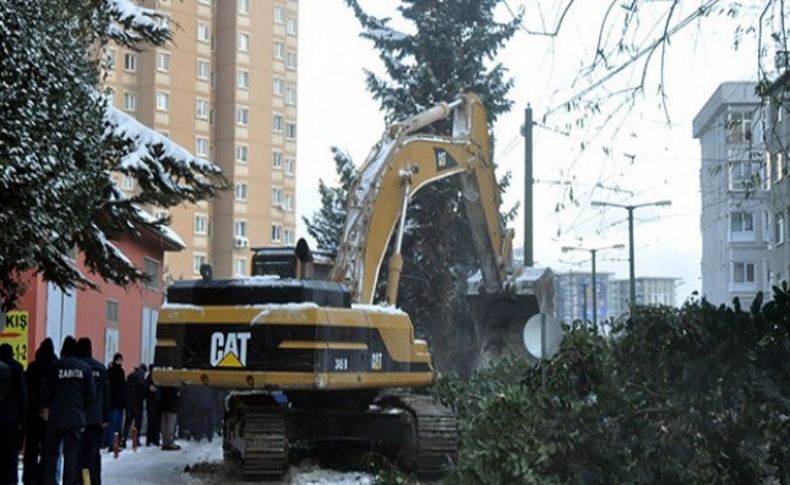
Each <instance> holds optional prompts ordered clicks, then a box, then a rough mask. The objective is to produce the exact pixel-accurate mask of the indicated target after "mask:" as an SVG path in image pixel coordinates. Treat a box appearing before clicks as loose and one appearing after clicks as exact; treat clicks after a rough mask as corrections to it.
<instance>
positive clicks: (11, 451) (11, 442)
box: [0, 344, 27, 485]
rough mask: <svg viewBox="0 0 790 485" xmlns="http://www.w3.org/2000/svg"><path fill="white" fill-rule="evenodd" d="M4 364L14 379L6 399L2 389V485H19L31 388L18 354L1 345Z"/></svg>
mask: <svg viewBox="0 0 790 485" xmlns="http://www.w3.org/2000/svg"><path fill="white" fill-rule="evenodd" d="M0 363H2V365H3V366H4V367H7V368H8V375H9V377H10V379H8V385H7V392H5V393H4V394H5V395H4V396H3V395H2V394H3V392H2V389H0V484H14V485H16V483H17V463H18V461H19V449H20V447H21V444H22V437H23V436H24V423H25V411H26V410H27V385H26V384H25V371H24V368H23V367H22V364H20V363H19V362H17V361H16V360H14V350H13V349H12V348H11V346H10V345H9V344H3V345H0ZM0 387H1V385H0Z"/></svg>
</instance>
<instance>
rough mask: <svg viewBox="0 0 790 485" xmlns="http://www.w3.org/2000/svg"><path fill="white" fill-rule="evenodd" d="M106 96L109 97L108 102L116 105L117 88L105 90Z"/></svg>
mask: <svg viewBox="0 0 790 485" xmlns="http://www.w3.org/2000/svg"><path fill="white" fill-rule="evenodd" d="M104 94H105V96H107V100H108V101H109V102H110V104H112V105H114V104H115V88H107V89H105V90H104Z"/></svg>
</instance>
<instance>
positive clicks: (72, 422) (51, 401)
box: [41, 357, 96, 428]
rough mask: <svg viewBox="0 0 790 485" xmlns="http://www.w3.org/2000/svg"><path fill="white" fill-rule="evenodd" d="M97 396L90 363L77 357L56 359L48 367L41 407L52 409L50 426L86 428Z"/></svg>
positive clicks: (42, 391) (50, 411) (50, 410)
mask: <svg viewBox="0 0 790 485" xmlns="http://www.w3.org/2000/svg"><path fill="white" fill-rule="evenodd" d="M95 394H96V392H95V390H94V386H93V375H92V373H91V368H90V367H89V366H88V364H86V363H85V362H83V361H82V360H80V359H78V358H77V357H66V358H64V359H60V360H56V361H55V362H53V363H52V364H51V365H50V366H49V370H48V372H47V377H46V378H45V379H44V385H43V386H42V389H41V404H42V405H43V406H45V407H48V408H49V421H48V422H47V426H54V427H56V428H84V427H85V424H86V419H85V412H86V411H87V410H88V408H89V407H90V405H91V402H92V401H93V399H94V396H95Z"/></svg>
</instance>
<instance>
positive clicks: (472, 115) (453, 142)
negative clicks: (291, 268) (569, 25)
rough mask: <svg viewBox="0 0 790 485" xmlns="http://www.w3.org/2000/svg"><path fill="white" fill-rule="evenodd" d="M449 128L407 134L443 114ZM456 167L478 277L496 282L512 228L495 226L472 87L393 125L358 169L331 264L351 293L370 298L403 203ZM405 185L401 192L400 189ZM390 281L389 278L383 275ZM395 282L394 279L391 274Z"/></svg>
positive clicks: (495, 192) (481, 122)
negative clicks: (444, 131) (437, 132)
mask: <svg viewBox="0 0 790 485" xmlns="http://www.w3.org/2000/svg"><path fill="white" fill-rule="evenodd" d="M450 107H452V108H454V109H453V111H454V118H453V133H452V136H449V137H447V136H431V135H424V134H416V135H413V134H411V133H412V132H413V131H416V130H417V129H419V128H420V127H422V126H425V125H426V124H429V123H431V122H434V121H437V120H439V119H442V118H445V117H447V116H448V115H449V114H450ZM453 175H458V176H459V177H460V182H461V183H460V187H461V190H462V193H463V195H464V202H465V205H466V211H467V215H468V219H469V222H470V224H471V232H472V237H473V241H474V244H475V248H476V250H477V253H478V256H479V260H480V264H481V270H482V273H483V279H484V281H485V283H486V286H487V287H489V288H490V289H492V290H495V291H496V290H501V289H502V288H503V286H504V284H505V279H506V274H507V273H506V271H507V267H509V265H510V259H511V246H510V240H511V239H512V232H510V231H506V230H505V229H504V228H503V227H502V223H501V219H500V216H499V206H500V203H501V199H500V195H499V188H498V186H497V183H496V177H495V175H494V164H493V162H492V160H491V146H490V142H489V137H488V129H487V126H486V112H485V108H484V107H483V105H482V103H481V102H480V100H479V99H478V98H477V97H476V96H474V95H471V94H467V95H465V96H464V97H463V99H462V102H460V103H452V104H451V105H447V104H444V103H443V104H441V105H439V106H437V107H434V108H432V109H430V110H428V111H426V112H424V113H421V114H419V115H417V116H415V117H412V118H410V119H409V120H406V121H405V122H401V123H398V124H395V125H393V126H392V127H390V128H389V129H388V131H387V132H386V133H385V136H384V138H383V139H382V140H381V141H380V142H379V144H378V145H377V146H376V147H375V148H374V150H373V151H372V152H371V155H370V156H369V157H368V160H367V161H366V163H365V164H364V165H363V166H362V168H361V169H360V173H359V175H358V177H357V180H356V181H355V183H354V186H353V187H352V190H351V192H350V194H349V201H348V204H347V213H346V225H345V228H344V240H343V243H342V244H341V246H340V248H339V251H338V256H337V258H336V261H335V266H334V268H333V272H332V277H333V279H334V280H336V281H345V282H347V283H348V284H349V286H350V288H351V291H352V294H353V298H354V300H356V301H358V302H361V303H372V302H373V297H374V293H375V286H376V281H377V279H378V275H379V270H380V268H381V263H382V260H383V258H384V254H385V252H386V249H387V245H388V243H389V240H390V238H391V236H392V233H393V231H394V230H395V228H396V226H397V223H398V221H399V218H400V217H401V215H402V213H403V211H404V210H405V207H404V204H405V203H406V202H407V200H408V196H409V195H413V194H414V193H416V192H418V191H419V190H420V189H421V188H423V187H425V186H427V185H428V184H430V183H433V182H436V181H437V180H441V179H443V178H446V177H450V176H453ZM405 190H408V191H409V192H408V193H407V194H406V197H404V191H405ZM390 284H392V282H390ZM395 284H396V285H397V281H396V282H395Z"/></svg>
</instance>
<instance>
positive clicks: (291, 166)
mask: <svg viewBox="0 0 790 485" xmlns="http://www.w3.org/2000/svg"><path fill="white" fill-rule="evenodd" d="M295 173H296V160H295V159H293V158H286V159H285V175H290V176H293V175H294V174H295Z"/></svg>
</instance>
